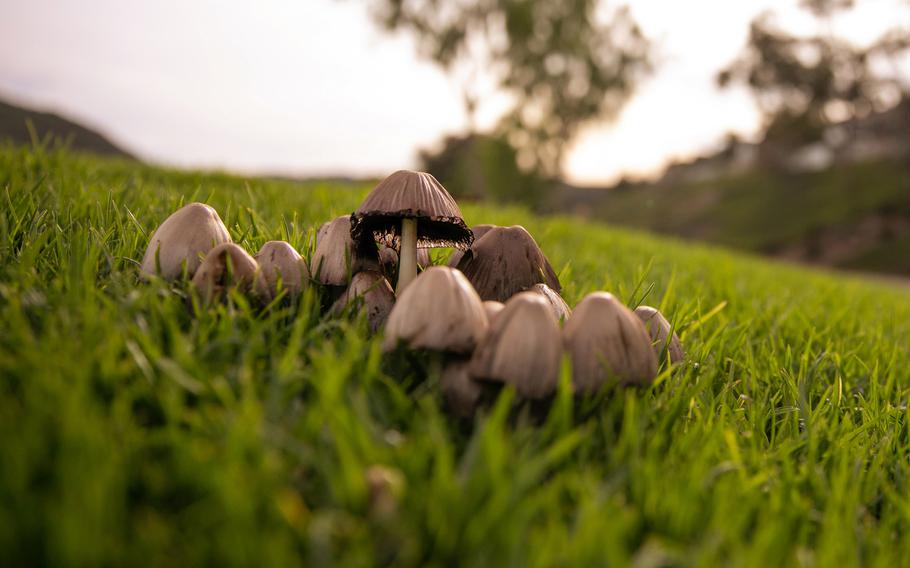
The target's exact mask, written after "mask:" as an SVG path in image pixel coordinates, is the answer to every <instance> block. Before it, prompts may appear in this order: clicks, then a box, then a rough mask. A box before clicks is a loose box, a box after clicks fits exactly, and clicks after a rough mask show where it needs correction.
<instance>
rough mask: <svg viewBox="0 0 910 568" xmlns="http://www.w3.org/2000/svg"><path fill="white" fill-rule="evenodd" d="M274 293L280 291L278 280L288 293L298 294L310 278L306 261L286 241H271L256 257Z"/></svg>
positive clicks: (263, 246)
mask: <svg viewBox="0 0 910 568" xmlns="http://www.w3.org/2000/svg"><path fill="white" fill-rule="evenodd" d="M254 258H255V259H256V262H258V263H259V267H260V269H262V275H263V276H264V277H265V281H266V282H267V283H268V285H269V289H270V290H271V291H272V293H273V294H275V293H277V291H278V280H279V279H280V280H281V285H282V286H283V288H284V289H285V290H287V291H288V294H290V295H291V296H297V295H299V294H300V292H301V291H302V290H303V287H304V286H305V284H306V281H307V280H309V278H310V269H309V268H307V265H306V261H305V260H303V257H302V256H300V253H298V252H297V251H296V250H294V247H292V246H291V245H290V243H287V242H285V241H269V242H267V243H265V244H264V245H262V248H261V249H259V252H257V253H256V256H255V257H254Z"/></svg>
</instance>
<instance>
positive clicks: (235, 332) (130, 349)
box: [0, 146, 910, 566]
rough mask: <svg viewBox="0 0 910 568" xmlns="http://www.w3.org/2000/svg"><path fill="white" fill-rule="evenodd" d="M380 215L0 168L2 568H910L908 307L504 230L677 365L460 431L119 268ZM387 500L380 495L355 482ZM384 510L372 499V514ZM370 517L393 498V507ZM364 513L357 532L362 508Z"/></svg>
mask: <svg viewBox="0 0 910 568" xmlns="http://www.w3.org/2000/svg"><path fill="white" fill-rule="evenodd" d="M368 189H369V188H368V187H351V186H342V185H319V184H295V183H291V182H281V181H264V180H256V179H252V180H244V179H240V178H234V177H231V176H227V175H218V174H202V173H181V172H172V171H167V170H162V169H155V168H151V167H147V166H141V165H137V164H135V163H132V162H128V161H116V160H102V159H98V158H89V157H84V156H79V155H74V154H68V153H64V152H57V151H49V150H42V149H16V148H12V147H9V146H7V147H4V148H2V149H0V193H2V195H0V199H2V200H3V205H2V207H0V322H2V323H0V551H2V552H0V554H2V558H4V559H5V561H6V562H8V563H9V565H19V566H26V565H28V566H35V565H41V564H54V565H91V566H104V565H117V566H121V565H128V564H141V565H162V566H173V565H188V564H203V563H204V564H216V563H217V564H221V565H268V566H281V565H292V563H295V564H299V563H300V562H301V561H302V562H303V563H305V564H306V565H311V566H312V565H324V564H330V563H334V564H339V565H372V564H392V565H422V566H426V565H430V566H432V565H436V566H443V565H452V564H455V563H460V564H463V565H467V566H482V565H495V566H502V565H515V566H534V565H538V566H553V565H571V566H575V565H602V564H604V563H611V564H614V565H616V564H626V563H631V562H634V563H636V564H637V565H641V566H654V565H667V564H669V565H689V564H701V565H718V564H733V565H761V566H769V565H770V566H773V565H779V564H791V565H813V564H814V565H817V566H849V565H858V564H863V565H883V566H884V565H888V566H893V565H901V564H905V563H906V562H907V560H906V559H907V558H910V539H908V538H907V537H906V535H907V531H908V529H910V498H908V495H910V437H908V430H907V419H908V413H907V399H908V394H910V365H908V361H910V343H908V341H907V337H908V336H910V294H908V293H907V292H906V291H905V290H902V289H899V288H896V287H889V286H887V285H885V284H878V283H870V282H865V281H862V280H859V279H848V278H838V277H836V276H831V275H826V274H821V273H815V272H812V271H809V270H802V269H798V268H793V267H786V266H782V265H777V264H772V263H767V262H764V261H760V260H755V259H753V258H749V257H745V256H738V255H734V254H730V253H727V252H724V251H721V250H716V249H711V248H707V247H699V246H691V245H684V244H682V243H679V242H675V241H672V240H666V239H659V238H654V237H649V236H644V235H641V234H636V233H632V232H628V231H620V230H615V229H610V228H606V227H603V226H599V225H596V224H591V223H585V222H582V221H579V220H576V219H568V218H554V219H543V218H538V217H533V216H531V215H530V214H529V213H527V212H526V211H524V210H522V209H517V208H515V209H503V208H494V207H489V208H488V207H484V206H478V205H470V206H466V207H464V213H465V215H466V217H467V220H468V222H469V223H470V224H476V223H497V224H508V225H510V224H522V225H524V226H525V227H526V228H527V229H528V230H529V231H530V232H531V233H532V234H533V235H534V236H535V238H536V239H537V240H538V242H539V243H540V245H541V246H542V248H543V249H544V251H545V252H546V253H547V255H548V256H549V258H550V260H551V262H552V264H553V266H554V268H556V270H557V271H558V272H559V273H560V278H561V280H562V282H563V284H564V296H565V298H566V300H567V301H568V302H569V304H570V305H574V304H575V303H577V301H578V300H579V299H580V298H581V297H583V296H584V295H585V294H586V293H588V292H591V291H594V290H601V289H603V290H608V291H612V292H614V293H616V294H617V295H618V296H619V297H620V298H621V299H623V300H624V301H626V302H627V303H629V304H631V305H635V304H637V303H640V302H641V303H647V304H651V305H656V306H659V307H660V308H661V309H662V310H663V311H664V313H666V314H667V315H668V317H669V318H670V320H671V321H672V322H674V324H676V325H677V326H678V327H679V330H680V332H681V335H682V338H683V341H684V343H685V346H686V349H687V352H688V354H689V361H688V362H687V363H686V364H685V365H684V366H682V367H681V368H679V369H677V370H676V371H675V372H674V373H672V374H663V375H662V377H661V380H660V381H659V384H657V385H655V386H654V387H652V388H650V389H645V390H609V391H607V392H605V393H603V394H602V396H600V397H596V398H593V399H590V400H584V401H573V400H572V398H571V396H570V395H569V392H568V389H567V384H568V383H567V382H566V379H567V375H565V373H564V379H563V387H562V390H561V392H560V394H559V396H558V397H557V400H556V402H555V403H554V404H553V407H552V409H551V410H550V412H549V415H548V416H547V417H546V418H545V421H544V422H543V423H542V424H541V423H538V422H535V421H533V420H531V419H529V418H528V417H527V416H526V415H525V414H523V413H522V412H521V411H517V412H516V411H510V408H511V399H510V396H509V394H508V393H506V394H505V395H503V396H501V397H500V398H499V400H498V402H497V403H496V404H495V405H494V406H492V407H490V408H488V409H487V410H486V411H485V412H484V413H483V414H482V415H481V416H480V417H478V418H477V419H476V420H475V421H474V423H473V424H470V425H465V424H462V423H459V422H457V421H455V420H453V419H451V418H449V417H448V416H447V415H446V414H445V412H444V410H443V404H442V400H441V396H440V393H439V389H438V388H437V382H438V377H437V376H436V374H435V372H434V371H433V370H432V368H430V369H429V370H426V372H413V371H411V370H409V369H408V368H407V367H405V366H403V365H402V364H401V363H400V362H398V363H396V364H389V363H388V362H384V361H383V359H382V358H381V357H380V352H379V343H380V340H379V339H377V338H369V337H368V335H367V332H366V329H367V328H366V322H365V320H364V319H363V318H360V319H355V320H353V321H347V320H337V319H330V318H324V317H322V316H321V315H320V313H319V299H318V297H316V295H315V294H313V293H308V294H307V295H306V296H305V297H304V298H303V299H302V300H301V301H300V302H297V303H294V304H282V305H279V306H276V307H275V308H274V309H272V310H270V311H268V312H263V311H261V310H257V309H254V308H251V307H250V306H249V305H247V303H246V302H245V301H244V299H243V298H240V297H234V298H232V300H231V301H230V302H229V303H228V304H227V305H223V306H218V307H213V308H210V309H204V310H196V311H193V310H192V309H188V308H187V306H188V301H187V300H188V298H187V291H186V287H185V286H183V285H174V286H167V285H164V284H160V283H156V284H145V283H140V281H139V280H138V267H137V261H138V260H140V259H141V258H142V254H143V252H144V249H145V246H146V244H147V238H148V235H149V234H150V232H151V231H152V230H153V229H154V228H155V226H156V225H157V224H158V223H160V222H161V221H162V220H163V219H164V218H165V217H166V216H167V215H168V214H169V213H170V212H172V211H173V210H175V209H176V208H177V207H179V206H180V205H181V204H183V203H187V202H190V201H204V202H206V203H209V204H211V205H213V206H214V207H216V208H217V209H218V211H219V212H220V214H221V216H222V218H223V219H224V220H225V223H226V224H227V225H228V227H229V229H230V230H231V233H232V235H233V237H234V240H235V241H236V242H238V243H240V244H241V245H242V246H244V247H245V248H247V250H250V251H255V250H258V248H259V247H260V246H261V245H262V244H263V243H264V242H265V241H267V240H271V239H284V240H287V241H289V242H290V243H291V244H292V245H294V246H295V247H296V248H297V249H298V250H300V251H301V252H302V253H303V254H304V255H305V256H306V255H309V251H310V250H311V248H312V241H313V238H314V234H315V229H316V228H317V227H318V226H319V225H320V224H321V223H322V222H323V221H325V220H328V219H331V218H333V217H334V216H336V215H339V214H343V213H347V212H350V211H353V210H354V208H355V207H356V205H357V204H358V203H359V200H360V199H361V198H362V197H363V195H364V194H365V192H366V191H367V190H368ZM374 465H383V466H385V467H387V468H389V469H390V470H391V471H392V472H393V474H392V475H391V477H390V478H391V479H395V478H399V479H400V483H392V484H391V485H390V486H389V487H388V488H386V489H385V490H383V489H382V488H381V487H380V488H379V489H377V488H376V487H375V486H374V487H373V488H372V492H371V488H370V486H368V484H367V480H366V475H365V472H366V470H367V469H368V468H370V467H371V466H374ZM377 491H378V492H379V494H377ZM384 491H385V493H384V494H383V492H384ZM371 503H372V505H371Z"/></svg>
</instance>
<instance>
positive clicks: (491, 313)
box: [483, 300, 506, 323]
mask: <svg viewBox="0 0 910 568" xmlns="http://www.w3.org/2000/svg"><path fill="white" fill-rule="evenodd" d="M505 307H506V305H505V304H503V303H502V302H497V301H495V300H487V301H485V302H484V303H483V311H485V312H486V313H487V319H488V320H489V321H490V323H493V318H495V317H496V316H498V315H499V312H501V311H502V310H503V308H505Z"/></svg>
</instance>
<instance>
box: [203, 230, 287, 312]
mask: <svg viewBox="0 0 910 568" xmlns="http://www.w3.org/2000/svg"><path fill="white" fill-rule="evenodd" d="M192 283H193V286H195V287H196V289H197V290H199V293H200V295H201V296H202V297H203V299H204V300H205V301H206V302H210V301H212V300H213V299H215V298H217V297H220V296H221V295H223V294H224V293H225V292H226V291H227V290H228V289H229V288H232V287H236V288H237V289H238V290H240V291H241V292H244V293H250V294H251V295H253V296H254V297H256V298H257V299H259V300H264V301H268V300H269V298H270V296H271V295H270V294H269V285H268V282H266V279H265V277H264V276H263V275H262V271H261V270H260V269H259V265H258V264H257V263H256V260H255V259H254V258H253V257H252V256H250V255H249V254H248V253H247V252H246V251H245V250H243V249H242V248H240V246H238V245H235V244H234V243H224V244H220V245H218V246H217V247H215V248H213V249H212V250H210V251H209V253H208V254H207V255H206V256H205V260H203V261H202V264H201V265H199V269H198V270H196V274H195V276H193V281H192Z"/></svg>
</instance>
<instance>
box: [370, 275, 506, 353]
mask: <svg viewBox="0 0 910 568" xmlns="http://www.w3.org/2000/svg"><path fill="white" fill-rule="evenodd" d="M487 326H488V323H487V315H486V313H485V312H484V309H483V304H482V303H481V301H480V297H479V296H477V292H476V291H474V288H473V287H471V283H470V282H468V281H467V279H465V277H464V275H463V274H462V273H461V272H458V271H457V270H454V269H452V268H449V267H447V266H433V267H430V268H428V269H427V270H425V271H424V272H423V273H422V274H420V276H418V277H417V278H415V279H414V282H413V283H412V285H411V286H408V287H407V288H406V289H405V291H404V292H402V293H401V294H400V295H399V296H398V301H397V302H396V303H395V307H393V308H392V313H390V314H389V319H388V321H387V322H386V330H385V340H384V342H383V344H382V348H383V351H386V352H388V351H392V350H393V349H395V348H396V347H397V346H398V345H399V344H401V343H403V344H405V345H406V346H407V347H408V348H410V349H427V350H430V351H438V352H445V353H454V354H470V353H471V352H473V351H474V348H475V347H476V346H477V344H478V342H480V340H481V339H483V337H484V335H485V334H486V332H487Z"/></svg>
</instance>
